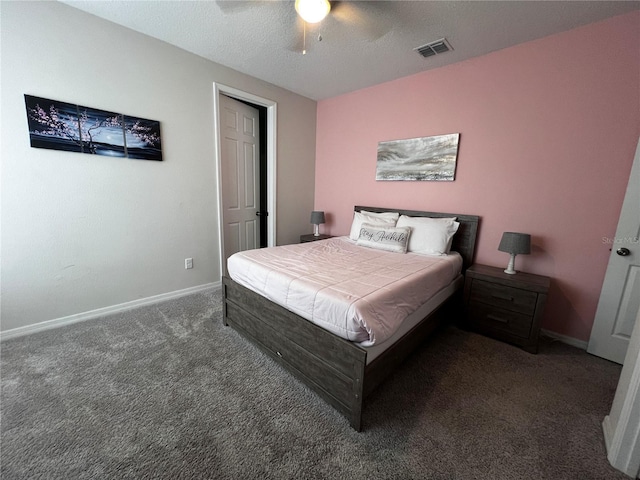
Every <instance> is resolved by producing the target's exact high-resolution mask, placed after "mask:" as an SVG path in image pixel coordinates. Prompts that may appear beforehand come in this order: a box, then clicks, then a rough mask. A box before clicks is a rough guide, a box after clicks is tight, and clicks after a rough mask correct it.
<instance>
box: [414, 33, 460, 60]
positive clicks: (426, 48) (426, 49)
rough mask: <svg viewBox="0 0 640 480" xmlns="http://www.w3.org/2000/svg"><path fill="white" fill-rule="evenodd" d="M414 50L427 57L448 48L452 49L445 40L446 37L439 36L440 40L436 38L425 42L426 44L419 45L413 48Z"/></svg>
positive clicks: (445, 50)
mask: <svg viewBox="0 0 640 480" xmlns="http://www.w3.org/2000/svg"><path fill="white" fill-rule="evenodd" d="M414 50H415V51H416V52H418V53H419V54H420V55H422V56H423V57H425V58H427V57H433V56H434V55H439V54H441V53H445V52H448V51H449V50H453V48H452V47H451V45H449V42H447V39H446V38H441V39H440V40H436V41H435V42H431V43H427V44H426V45H422V46H421V47H417V48H414Z"/></svg>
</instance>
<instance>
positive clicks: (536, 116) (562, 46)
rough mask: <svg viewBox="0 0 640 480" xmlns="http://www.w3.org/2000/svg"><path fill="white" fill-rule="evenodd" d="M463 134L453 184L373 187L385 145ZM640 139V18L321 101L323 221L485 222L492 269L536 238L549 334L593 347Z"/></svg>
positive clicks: (528, 261)
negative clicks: (399, 215)
mask: <svg viewBox="0 0 640 480" xmlns="http://www.w3.org/2000/svg"><path fill="white" fill-rule="evenodd" d="M427 61H428V60H427ZM458 132H459V133H460V148H459V154H458V163H457V171H456V179H455V181H454V182H377V181H376V180H375V170H376V153H377V146H378V142H379V141H384V140H396V139H403V138H414V137H423V136H431V135H440V134H446V133H458ZM639 134H640V12H634V13H631V14H627V15H623V16H619V17H615V18H613V19H610V20H607V21H603V22H599V23H595V24H592V25H588V26H585V27H581V28H578V29H574V30H571V31H568V32H565V33H561V34H558V35H553V36H550V37H546V38H543V39H540V40H536V41H532V42H528V43H525V44H522V45H518V46H515V47H511V48H508V49H504V50H501V51H498V52H494V53H491V54H489V55H485V56H483V57H479V58H476V59H472V60H467V61H464V62H461V63H458V64H455V65H451V66H448V67H443V68H439V69H435V70H431V71H428V72H424V73H421V74H417V75H412V76H410V77H405V78H402V79H399V80H396V81H392V82H388V83H384V84H380V85H376V86H374V87H370V88H366V89H363V90H359V91H356V92H352V93H349V94H346V95H341V96H339V97H334V98H330V99H327V100H323V101H321V102H319V103H318V122H317V140H316V194H315V209H316V210H324V211H325V212H326V214H327V222H328V223H327V224H325V225H324V230H323V233H330V234H334V235H343V234H347V233H348V232H349V227H350V225H351V219H352V215H353V206H354V205H370V206H381V207H382V206H384V207H397V208H407V209H415V210H431V211H442V212H450V213H467V214H475V215H480V216H481V217H482V218H481V224H480V236H479V240H478V244H477V250H476V252H477V253H476V262H478V263H484V264H488V265H496V266H506V264H507V261H508V255H507V254H505V253H502V252H499V251H498V250H497V247H498V243H499V241H500V237H501V235H502V232H504V231H516V232H525V233H530V234H531V235H532V243H533V245H532V254H531V255H519V256H518V257H517V259H516V269H518V270H523V271H527V272H531V273H538V274H542V275H548V276H550V277H552V278H553V282H552V288H551V291H550V294H549V300H548V303H547V308H546V311H545V317H544V319H543V328H546V329H548V330H551V331H554V332H556V333H559V334H562V335H566V336H569V337H573V338H576V339H578V340H582V341H588V339H589V334H590V332H591V327H592V324H593V319H594V315H595V310H596V307H597V303H598V297H599V295H600V289H601V287H602V281H603V279H604V273H605V270H606V266H607V262H608V258H609V248H610V245H608V244H607V243H606V242H604V241H603V237H613V236H614V234H615V230H616V225H617V221H618V216H619V214H620V208H621V206H622V201H623V198H624V193H625V189H626V186H627V181H628V178H629V173H630V171H631V164H632V161H633V155H634V152H635V147H636V144H637V142H638V136H639Z"/></svg>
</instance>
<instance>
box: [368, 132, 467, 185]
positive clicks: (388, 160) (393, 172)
mask: <svg viewBox="0 0 640 480" xmlns="http://www.w3.org/2000/svg"><path fill="white" fill-rule="evenodd" d="M459 140H460V134H459V133H451V134H448V135H437V136H435V137H421V138H409V139H406V140H391V141H388V142H379V143H378V163H377V168H376V180H434V181H441V182H452V181H454V180H455V174H456V161H457V159H458V142H459Z"/></svg>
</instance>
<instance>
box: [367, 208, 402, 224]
mask: <svg viewBox="0 0 640 480" xmlns="http://www.w3.org/2000/svg"><path fill="white" fill-rule="evenodd" d="M360 213H364V214H365V215H369V216H370V217H377V218H389V219H391V220H394V221H396V222H397V221H398V217H400V214H399V213H398V212H370V211H368V210H360Z"/></svg>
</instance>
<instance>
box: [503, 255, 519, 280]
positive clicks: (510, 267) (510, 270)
mask: <svg viewBox="0 0 640 480" xmlns="http://www.w3.org/2000/svg"><path fill="white" fill-rule="evenodd" d="M510 255H511V256H510V257H509V264H508V265H507V269H506V270H505V271H504V273H508V274H509V275H514V274H516V273H518V272H516V270H515V268H513V267H515V265H516V254H515V253H511V254H510Z"/></svg>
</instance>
